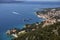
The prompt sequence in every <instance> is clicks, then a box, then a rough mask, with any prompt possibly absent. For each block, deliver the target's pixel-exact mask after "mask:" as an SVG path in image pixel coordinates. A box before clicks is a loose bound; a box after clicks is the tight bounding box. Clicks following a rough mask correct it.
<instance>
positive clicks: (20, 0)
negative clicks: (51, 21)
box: [0, 0, 60, 2]
mask: <svg viewBox="0 0 60 40" xmlns="http://www.w3.org/2000/svg"><path fill="white" fill-rule="evenodd" d="M1 1H58V2H59V1H60V0H0V2H1Z"/></svg>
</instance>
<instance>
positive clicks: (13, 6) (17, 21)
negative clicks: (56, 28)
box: [0, 2, 60, 40]
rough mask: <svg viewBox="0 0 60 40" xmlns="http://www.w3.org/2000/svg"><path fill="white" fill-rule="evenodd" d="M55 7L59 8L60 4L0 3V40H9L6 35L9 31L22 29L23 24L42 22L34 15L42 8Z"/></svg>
mask: <svg viewBox="0 0 60 40" xmlns="http://www.w3.org/2000/svg"><path fill="white" fill-rule="evenodd" d="M56 7H60V2H39V3H38V2H36V3H35V2H34V3H33V2H30V3H29V2H23V3H0V40H11V37H9V36H7V35H6V31H7V30H9V29H12V28H19V29H22V28H23V27H24V25H25V24H32V23H36V22H42V20H43V19H41V18H38V17H37V15H36V12H37V11H39V10H41V9H42V8H56ZM29 19H31V20H29ZM24 20H25V21H24Z"/></svg>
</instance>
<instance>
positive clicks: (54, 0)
mask: <svg viewBox="0 0 60 40" xmlns="http://www.w3.org/2000/svg"><path fill="white" fill-rule="evenodd" d="M16 1H60V0H16Z"/></svg>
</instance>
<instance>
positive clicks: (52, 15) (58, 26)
mask: <svg viewBox="0 0 60 40" xmlns="http://www.w3.org/2000/svg"><path fill="white" fill-rule="evenodd" d="M36 15H37V16H38V17H39V18H43V19H44V20H43V21H42V22H36V23H33V24H26V25H25V26H24V28H22V29H18V28H13V29H11V30H8V31H7V32H6V34H7V35H11V36H13V39H12V40H60V7H58V8H43V9H42V10H39V11H37V12H36Z"/></svg>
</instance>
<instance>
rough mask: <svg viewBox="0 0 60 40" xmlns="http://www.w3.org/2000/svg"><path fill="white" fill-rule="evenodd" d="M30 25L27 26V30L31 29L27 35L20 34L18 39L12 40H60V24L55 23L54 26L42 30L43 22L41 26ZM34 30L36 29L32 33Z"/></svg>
mask: <svg viewBox="0 0 60 40" xmlns="http://www.w3.org/2000/svg"><path fill="white" fill-rule="evenodd" d="M37 24H38V25H36V24H30V27H28V25H29V24H27V25H26V27H25V28H26V29H29V28H30V29H31V30H30V31H29V32H28V31H27V32H26V33H25V34H20V35H19V36H18V38H14V39H12V40H60V22H57V23H54V24H53V25H48V26H45V27H44V28H42V25H43V22H42V23H41V24H39V23H37ZM32 29H35V30H34V31H32Z"/></svg>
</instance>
